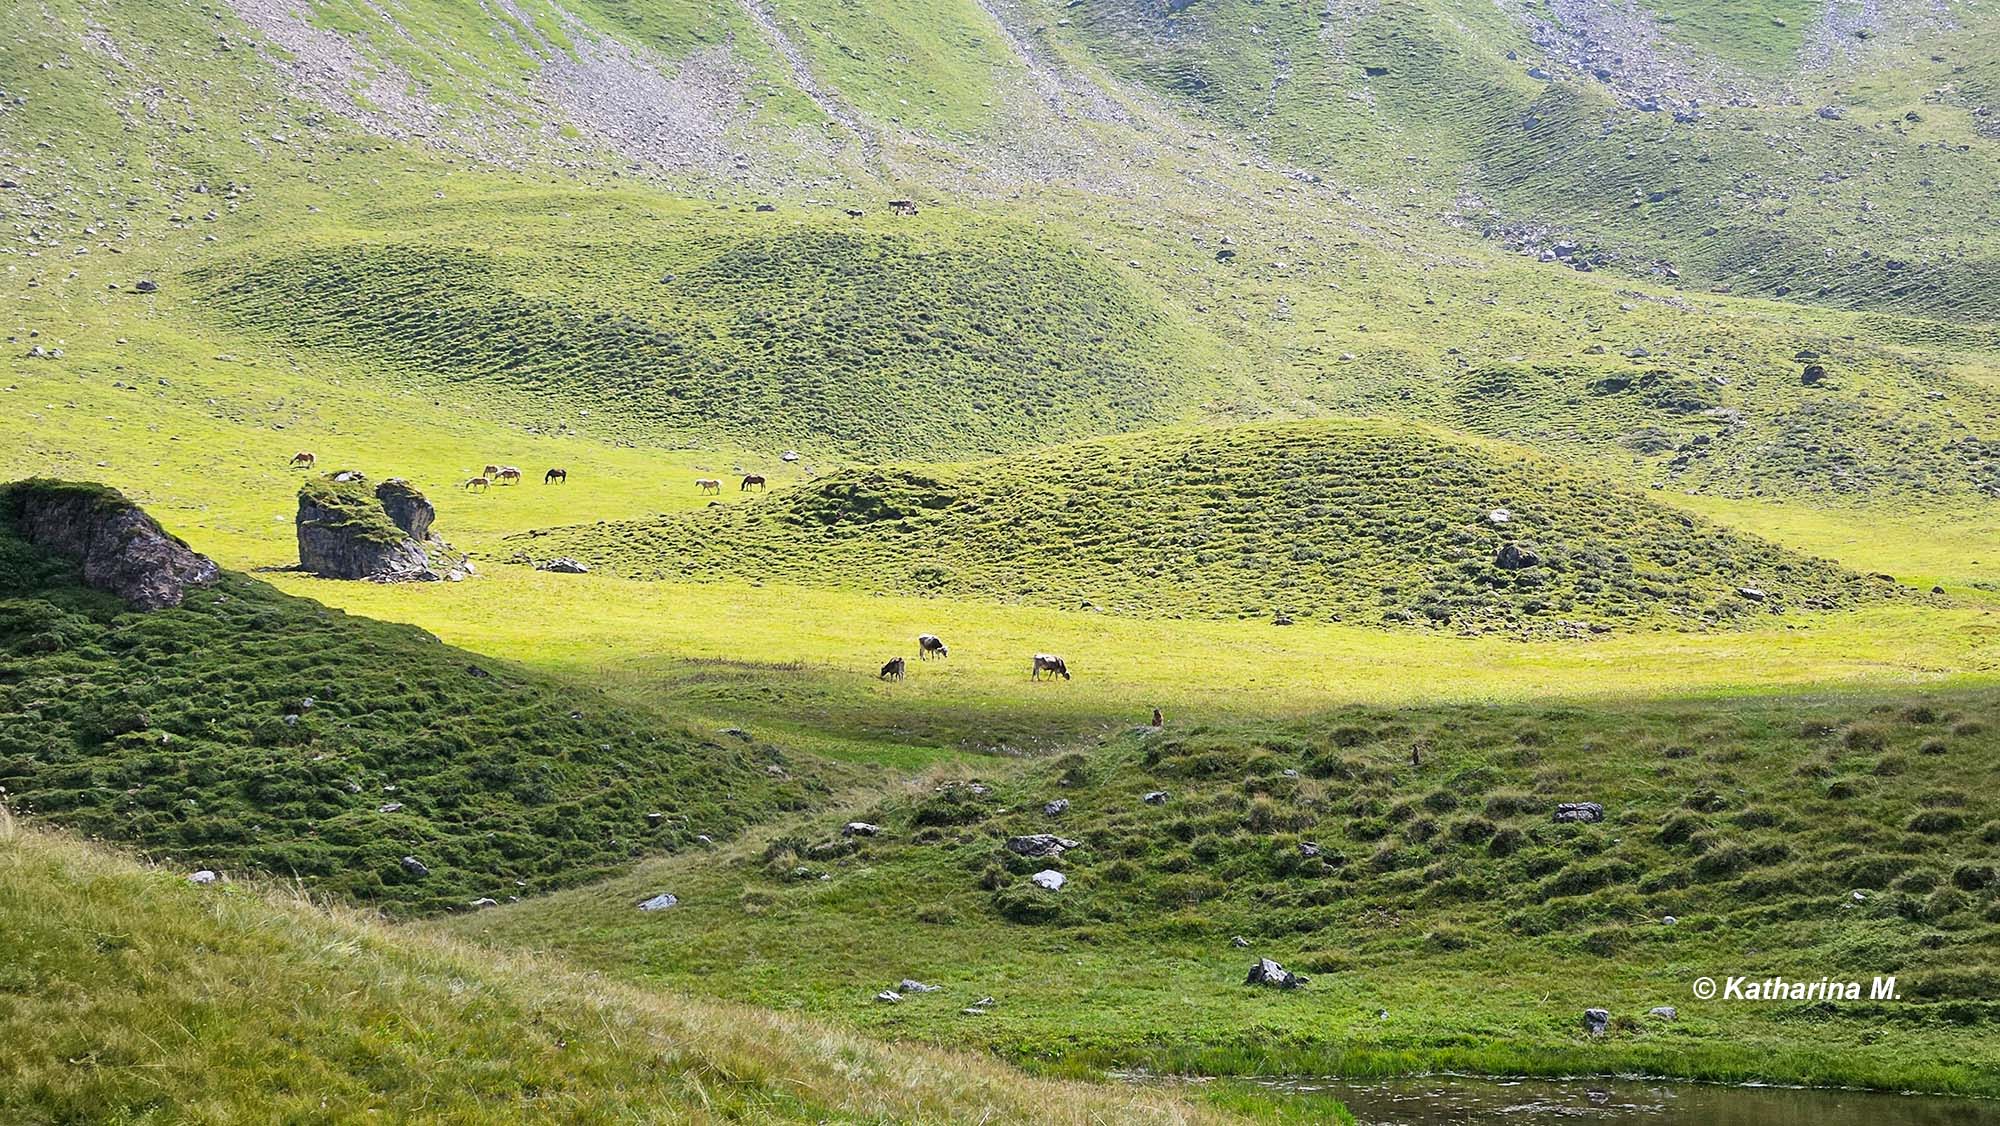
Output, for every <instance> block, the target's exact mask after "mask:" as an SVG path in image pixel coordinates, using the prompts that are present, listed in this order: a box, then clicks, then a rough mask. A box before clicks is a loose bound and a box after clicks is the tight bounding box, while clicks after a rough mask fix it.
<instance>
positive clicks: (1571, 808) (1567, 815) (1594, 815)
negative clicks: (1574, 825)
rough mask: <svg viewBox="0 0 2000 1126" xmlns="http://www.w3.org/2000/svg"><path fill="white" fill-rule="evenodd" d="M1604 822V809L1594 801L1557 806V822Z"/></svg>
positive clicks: (1564, 803)
mask: <svg viewBox="0 0 2000 1126" xmlns="http://www.w3.org/2000/svg"><path fill="white" fill-rule="evenodd" d="M1602 820H1604V807H1603V806H1601V805H1599V804H1598V803H1596V802H1594V801H1566V802H1563V803H1561V804H1559V805H1557V806H1556V821H1557V822H1558V823H1561V822H1565V821H1578V822H1583V823H1586V824H1595V823H1597V822H1599V821H1602Z"/></svg>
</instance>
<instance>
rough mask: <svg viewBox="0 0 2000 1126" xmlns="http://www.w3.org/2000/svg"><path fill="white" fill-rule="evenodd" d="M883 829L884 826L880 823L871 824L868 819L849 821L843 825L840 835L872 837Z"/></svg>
mask: <svg viewBox="0 0 2000 1126" xmlns="http://www.w3.org/2000/svg"><path fill="white" fill-rule="evenodd" d="M881 831H882V826H880V825H875V824H871V823H869V822H867V821H849V822H848V823H847V824H845V825H843V826H841V829H840V835H841V836H843V837H872V836H874V835H875V834H877V833H879V832H881Z"/></svg>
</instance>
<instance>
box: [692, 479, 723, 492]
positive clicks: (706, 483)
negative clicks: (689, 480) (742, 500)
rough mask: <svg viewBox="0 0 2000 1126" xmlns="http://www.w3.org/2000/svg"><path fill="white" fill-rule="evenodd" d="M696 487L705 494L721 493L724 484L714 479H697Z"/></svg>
mask: <svg viewBox="0 0 2000 1126" xmlns="http://www.w3.org/2000/svg"><path fill="white" fill-rule="evenodd" d="M694 485H695V488H697V489H700V490H701V491H702V492H704V493H719V492H721V491H722V482H720V481H718V480H716V479H715V478H713V477H696V478H695V479H694Z"/></svg>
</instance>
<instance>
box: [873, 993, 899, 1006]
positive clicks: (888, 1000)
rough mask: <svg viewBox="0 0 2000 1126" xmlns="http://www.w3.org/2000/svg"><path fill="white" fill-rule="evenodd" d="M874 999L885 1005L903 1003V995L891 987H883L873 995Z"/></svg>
mask: <svg viewBox="0 0 2000 1126" xmlns="http://www.w3.org/2000/svg"><path fill="white" fill-rule="evenodd" d="M875 999H876V1000H877V1001H880V1002H882V1003H883V1004H885V1005H900V1004H902V1003H903V995H902V994H901V993H898V992H896V991H895V990H893V989H884V990H883V991H882V992H880V993H877V994H876V995H875Z"/></svg>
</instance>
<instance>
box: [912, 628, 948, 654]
mask: <svg viewBox="0 0 2000 1126" xmlns="http://www.w3.org/2000/svg"><path fill="white" fill-rule="evenodd" d="M932 653H936V654H937V655H938V656H940V657H949V656H951V650H949V649H947V648H945V647H944V639H942V638H940V637H939V636H938V635H937V634H934V633H920V634H918V635H917V659H918V660H920V661H927V660H930V655H931V654H932Z"/></svg>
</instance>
